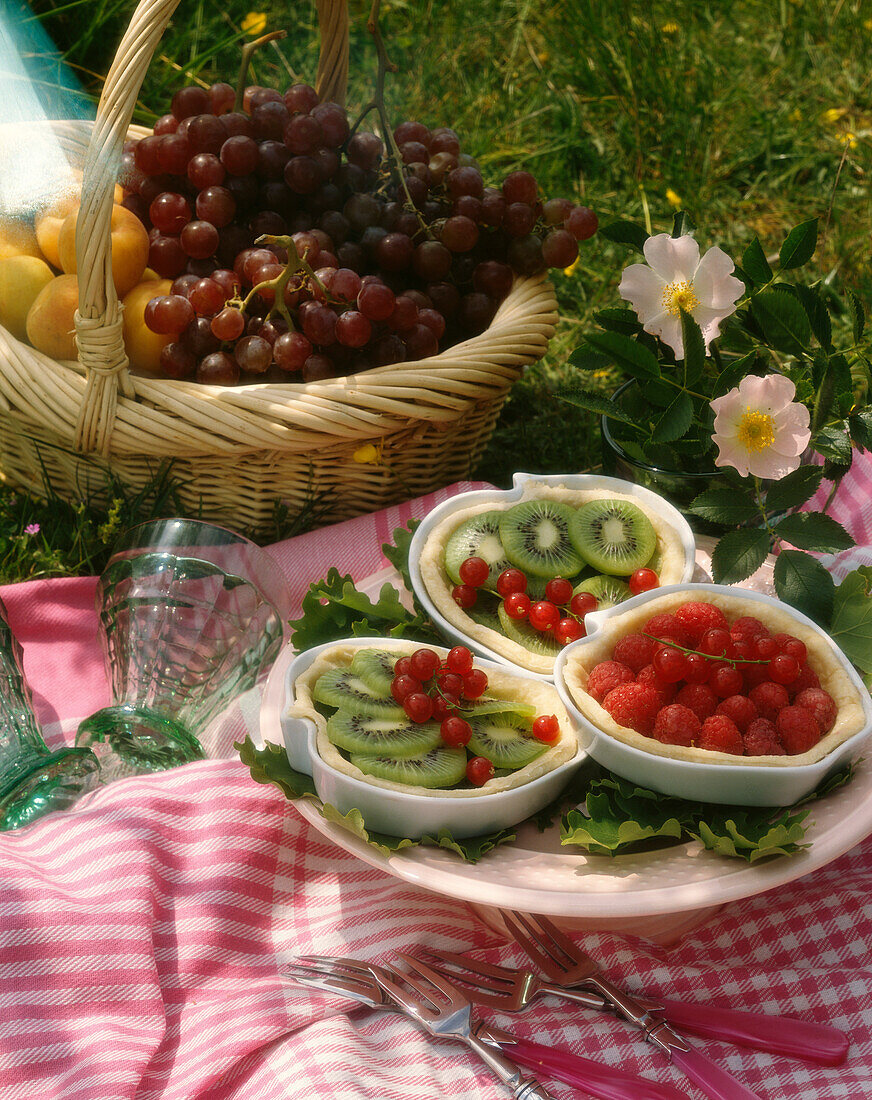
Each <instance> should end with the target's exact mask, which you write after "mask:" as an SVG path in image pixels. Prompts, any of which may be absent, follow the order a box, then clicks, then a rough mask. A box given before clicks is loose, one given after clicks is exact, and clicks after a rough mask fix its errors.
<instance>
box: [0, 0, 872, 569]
mask: <svg viewBox="0 0 872 1100" xmlns="http://www.w3.org/2000/svg"><path fill="white" fill-rule="evenodd" d="M252 2H253V3H254V6H253V7H252V6H251V4H252ZM0 6H2V5H0ZM369 6H370V5H369V2H368V0H349V9H350V13H351V17H352V32H351V78H350V86H349V92H348V106H349V110H350V113H352V115H354V108H355V107H356V106H358V105H360V104H362V103H364V102H365V101H366V100H367V99H368V97H369V92H370V89H371V86H372V81H373V78H374V73H375V55H374V50H373V48H372V46H371V43H370V40H369V37H368V35H367V33H366V29H365V23H366V16H367V14H368V11H369ZM31 9H32V15H31V18H32V19H34V20H36V21H38V23H39V25H40V26H41V27H42V28H43V29H44V30H45V31H46V32H47V34H48V35H49V36H50V38H51V39H52V40H53V41H54V43H55V44H56V45H57V47H58V50H59V52H60V55H61V61H60V62H58V63H56V62H55V61H54V60H53V59H52V58H51V57H50V56H49V55H48V54H47V53H46V52H45V51H42V55H41V56H40V57H38V58H37V57H34V58H32V59H31V62H32V63H33V64H35V63H36V62H37V61H38V62H39V63H40V68H39V71H40V74H41V76H40V79H41V80H44V81H45V88H44V93H45V97H46V101H47V102H52V97H53V96H54V97H55V102H59V101H60V100H59V98H58V96H57V85H59V84H62V83H66V82H67V79H68V78H67V77H66V76H65V75H64V70H63V69H62V68H61V65H64V66H66V67H67V70H66V71H67V72H72V74H73V75H74V76H75V78H76V79H77V80H78V82H79V84H80V85H81V89H82V96H83V101H91V102H94V101H96V97H97V96H98V95H99V91H100V87H101V84H102V77H103V74H105V72H106V70H107V68H108V66H109V64H110V62H111V59H112V56H113V53H114V49H115V46H116V45H117V42H118V41H119V39H120V37H121V34H122V33H123V30H124V28H125V26H126V24H127V22H128V20H129V18H130V14H131V12H132V10H133V4H132V3H131V2H130V0H32V3H31ZM261 28H264V29H266V30H274V29H285V30H287V31H288V37H287V38H286V39H284V40H283V41H281V42H278V43H273V44H271V45H270V46H268V47H267V48H266V49H264V50H262V51H261V52H260V53H259V54H258V55H257V56H256V58H255V61H254V64H253V67H252V74H251V82H252V83H262V84H271V85H274V86H277V87H280V88H284V87H286V86H287V85H288V84H290V83H293V82H294V81H296V80H301V79H302V80H312V79H313V77H314V73H315V69H316V65H317V31H316V16H315V6H314V3H312V2H311V0H294V3H292V4H288V3H287V2H286V0H285V2H282V3H279V2H273V0H268V2H267V0H182V2H181V4H180V5H179V8H178V10H177V12H176V15H175V18H174V19H173V22H172V24H171V26H170V28H169V30H168V32H167V34H166V35H165V37H164V39H163V41H162V43H161V46H160V49H159V53H158V56H157V57H156V58H155V61H154V62H153V64H152V66H151V69H150V71H149V74H148V76H147V78H146V81H145V83H144V85H143V88H142V93H141V96H140V100H139V104H138V108H137V113H136V119H135V121H138V122H141V123H144V124H148V123H151V122H153V121H154V120H155V118H157V117H158V116H159V115H161V114H163V113H164V112H165V111H166V110H168V109H169V101H170V98H171V96H172V93H173V91H174V90H175V89H176V88H177V87H179V85H181V84H184V83H189V82H194V81H199V82H203V83H204V84H207V85H208V84H210V83H212V82H213V81H215V80H229V81H230V82H231V83H233V82H235V76H236V72H237V69H238V64H239V48H240V43H241V42H243V41H245V40H246V39H248V38H250V37H251V35H252V34H257V33H262V30H261ZM382 28H383V32H384V34H385V37H386V40H387V42H388V45H389V52H390V55H391V57H392V59H393V60H394V61H395V62H396V63H397V64H398V66H399V72H398V73H396V74H395V75H394V76H393V77H389V86H388V104H389V108H390V111H391V117H392V118H393V119H394V121H395V124H396V123H397V122H399V121H401V120H402V119H404V118H414V119H420V120H421V121H423V122H425V123H427V124H428V125H431V126H435V125H450V126H452V127H454V129H456V130H457V131H458V133H459V134H460V135H461V140H462V141H463V144H464V148H465V150H466V151H467V152H470V153H472V154H473V155H474V156H476V157H477V158H478V160H479V162H480V163H481V166H482V169H483V172H484V174H485V177H486V180H487V179H488V178H490V179H491V180H492V181H498V180H499V179H501V178H502V177H503V176H504V175H505V174H506V173H508V172H510V171H512V170H514V169H516V168H519V167H524V168H526V169H528V170H529V171H532V172H533V173H534V174H535V176H536V177H537V179H538V181H539V184H540V190H541V191H542V192H543V193H544V194H545V195H546V196H548V197H551V196H555V195H565V196H567V197H569V198H571V199H573V200H575V201H579V202H583V203H585V204H586V205H589V206H591V207H593V208H594V209H595V210H596V211H597V213H598V214H599V217H600V221H601V223H608V222H610V221H612V220H614V219H616V218H631V219H632V220H635V221H638V222H641V223H642V224H645V225H646V227H647V228H649V230H650V231H652V232H659V231H662V230H665V229H668V228H669V227H670V226H671V222H672V215H673V213H674V211H675V209H678V208H681V209H685V210H687V211H688V212H689V213H690V214H691V215H692V217H693V218H694V220H695V221H696V223H697V225H698V226H699V229H698V231H697V237H698V239H699V240H700V243H701V244H702V246H703V248H705V247H708V246H709V245H712V244H719V245H720V246H721V247H722V248H724V249H725V250H726V251H727V252H728V253H729V254H730V255H731V256H733V257H734V258H737V259H738V258H739V257H740V256H741V252H742V250H743V249H744V247H745V245H746V244H747V243H748V242H749V241H750V240H751V239H752V238H753V236H754V235H755V234H757V235H759V237H760V239H761V242H762V243H763V246H764V249H765V250H766V251H767V252H768V253H777V251H778V247H779V245H780V243H781V240H782V239H783V237H784V235H785V233H786V231H787V230H788V229H789V228H790V227H791V226H793V225H795V224H796V223H798V222H800V221H804V220H806V219H808V218H810V217H814V216H818V217H819V218H820V219H821V226H822V243H821V246H820V248H819V250H818V253H817V254H816V256H815V258H814V260H813V261H812V263H811V264H810V265H809V267H808V268H807V269H806V271H805V274H806V277H807V278H808V279H809V280H814V279H818V278H819V279H823V280H827V281H830V282H833V283H836V284H838V285H841V286H844V285H847V286H850V287H851V288H853V289H854V290H855V291H856V292H857V293H858V294H859V295H860V297H861V299H862V300H863V301H864V302H865V303H866V304H867V309H868V308H869V307H870V306H872V241H870V225H872V222H870V178H869V172H870V151H872V88H870V79H872V76H870V73H872V65H870V57H872V0H734V2H731V3H729V4H728V3H723V2H717V0H712V2H706V0H669V2H660V0H655V2H653V3H651V2H647V0H405V2H404V0H384V2H383V4H382ZM52 73H54V75H52ZM46 74H48V75H46ZM628 262H632V260H631V258H629V257H628V254H627V251H626V250H625V249H623V248H620V247H618V246H616V245H611V244H609V243H608V242H607V241H605V240H604V239H601V238H599V237H595V238H593V240H591V241H589V242H587V243H586V244H585V245H583V246H582V252H581V256H580V260H579V262H578V263H577V264H576V265H575V267H574V269H573V270H572V271H571V272H570V273H568V274H563V273H557V274H556V275H555V284H556V287H557V293H558V298H559V300H560V312H561V322H560V326H559V329H558V332H557V335H556V337H555V339H554V341H553V342H552V345H551V347H550V350H549V352H548V355H547V356H546V357H545V359H543V360H542V362H541V363H539V364H538V365H537V366H536V367H534V368H533V369H531V370H530V371H529V372H528V373H527V374H526V375H525V377H524V378H523V379H522V380H521V381H520V382H519V383H518V384H517V385H516V387H515V388H514V390H513V392H512V395H511V396H510V398H509V400H508V402H507V403H506V406H505V409H504V411H503V414H502V417H501V420H500V423H499V426H498V428H497V431H496V433H495V436H494V439H493V442H492V444H491V446H490V447H489V448H488V451H487V453H486V454H485V456H484V458H483V460H482V462H481V464H480V465H479V467H478V469H477V470H476V471H475V476H477V477H480V478H484V479H487V480H490V481H493V482H495V483H497V484H499V485H507V484H509V482H510V480H511V474H512V472H513V471H514V470H521V469H523V470H529V471H534V472H559V471H576V470H584V469H591V468H595V467H596V466H597V464H598V462H599V430H598V426H597V425H596V424H595V423H594V420H593V417H592V416H591V415H590V414H587V413H585V412H583V411H582V410H580V409H576V408H574V407H572V406H569V405H567V404H565V403H563V402H561V401H559V400H558V399H557V398H556V397H555V393H556V392H557V391H559V390H560V389H561V388H563V387H565V386H566V385H567V383H569V382H571V381H572V380H573V379H574V377H575V374H576V372H575V370H574V368H573V367H572V366H571V364H570V362H569V356H570V354H571V352H572V350H573V349H574V348H575V347H576V346H577V345H578V343H579V341H580V338H581V335H582V334H583V332H584V331H585V330H587V329H590V328H592V327H593V325H594V322H593V320H592V316H593V314H594V313H595V312H596V311H597V310H598V309H601V308H604V307H606V306H611V305H615V304H617V302H618V299H617V285H618V282H619V281H620V273H621V269H622V267H623V266H625V264H626V263H628ZM586 384H588V385H590V384H593V385H594V386H596V387H598V388H600V389H601V390H602V391H603V392H610V391H611V390H612V389H613V388H614V385H615V378H614V377H612V376H610V374H609V373H608V372H601V373H600V374H599V376H597V377H594V378H593V379H590V378H588V379H586ZM173 511H174V507H173V493H172V475H171V472H170V474H169V476H168V477H165V478H163V479H161V480H160V481H158V482H157V483H156V484H155V485H154V486H151V487H150V488H149V489H148V490H147V491H145V492H144V493H141V494H138V495H137V496H136V497H131V496H126V495H125V494H124V493H123V492H119V493H118V494H117V496H116V498H115V500H114V502H113V504H112V505H111V507H110V508H109V509H108V511H107V510H105V509H103V510H101V509H97V508H94V507H93V506H91V504H90V503H89V502H87V501H82V502H80V504H79V505H78V506H69V505H65V504H63V503H62V502H60V501H58V500H56V499H49V500H48V501H47V502H45V501H39V500H35V499H32V498H28V497H26V496H23V495H22V494H20V493H17V492H13V491H12V490H10V489H9V488H8V487H4V486H3V485H2V484H0V583H6V582H10V581H13V580H19V579H24V578H26V577H32V576H48V575H60V574H75V573H90V572H95V571H99V569H100V568H101V566H102V563H103V561H104V560H105V556H106V552H107V549H108V548H109V547H110V546H111V544H112V542H113V540H114V539H115V537H116V536H117V534H118V532H119V531H120V530H123V529H124V527H126V526H128V525H129V524H130V523H132V522H136V521H138V520H140V519H145V518H149V517H150V516H152V515H157V514H172V513H173ZM303 522H304V523H305V519H304V521H303ZM36 525H39V530H38V531H35V530H34V527H35V526H36ZM299 528H300V524H299V523H297V524H291V523H288V522H287V520H286V518H285V517H283V516H282V515H281V513H280V512H277V515H276V529H275V533H274V537H275V538H280V537H285V536H287V535H289V534H292V533H294V531H295V530H298V529H299Z"/></svg>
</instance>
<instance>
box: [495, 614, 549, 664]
mask: <svg viewBox="0 0 872 1100" xmlns="http://www.w3.org/2000/svg"><path fill="white" fill-rule="evenodd" d="M499 614H500V626H501V627H502V629H503V634H505V636H506V637H507V638H510V639H511V640H512V641H513V642H517V643H518V645H522V646H523V647H524V649H529V650H530V652H531V653H542V654H543V655H544V656H546V657H556V656H557V654H558V653H559V652H560V650H561V649H562V648H563V646H561V645H560V644H559V642H557V641H556V640H555V639H554V638H553V637H552V636H551V635H550V634H545V633H543V632H542V631H541V630H536V628H535V627H532V626H530V624H529V623H528V622H527V620H526V619H513V618H512V617H511V616H510V615H508V614H507V613H506V609H505V608H504V607H503V605H502V604H500V612H499Z"/></svg>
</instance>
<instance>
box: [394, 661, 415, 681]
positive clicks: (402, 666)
mask: <svg viewBox="0 0 872 1100" xmlns="http://www.w3.org/2000/svg"><path fill="white" fill-rule="evenodd" d="M411 675H412V658H411V657H400V659H399V661H397V663H396V664H395V665H394V676H411Z"/></svg>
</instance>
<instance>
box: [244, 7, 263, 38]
mask: <svg viewBox="0 0 872 1100" xmlns="http://www.w3.org/2000/svg"><path fill="white" fill-rule="evenodd" d="M242 30H243V31H244V32H245V34H250V35H257V34H263V32H264V31H265V30H266V12H265V11H250V12H249V13H248V15H246V17H245V18H244V19H243V20H242Z"/></svg>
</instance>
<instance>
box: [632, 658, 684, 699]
mask: <svg viewBox="0 0 872 1100" xmlns="http://www.w3.org/2000/svg"><path fill="white" fill-rule="evenodd" d="M636 683H637V684H644V685H645V686H646V687H649V688H653V689H654V691H656V692H657V698H658V699H659V700H660V706H661V707H665V706H667V704H669V703H671V702H672V700H673V697H674V696H675V684H667V683H666V681H665V680H661V678H660V676H659V675H658V673H657V669H656V668H655V667H654V666H653V665H645V667H644V668H643V669H640V671H639V674H638V676H637V677H636Z"/></svg>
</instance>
